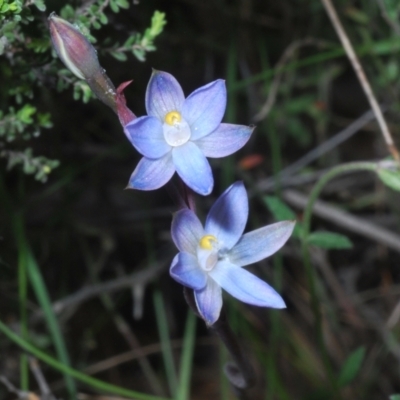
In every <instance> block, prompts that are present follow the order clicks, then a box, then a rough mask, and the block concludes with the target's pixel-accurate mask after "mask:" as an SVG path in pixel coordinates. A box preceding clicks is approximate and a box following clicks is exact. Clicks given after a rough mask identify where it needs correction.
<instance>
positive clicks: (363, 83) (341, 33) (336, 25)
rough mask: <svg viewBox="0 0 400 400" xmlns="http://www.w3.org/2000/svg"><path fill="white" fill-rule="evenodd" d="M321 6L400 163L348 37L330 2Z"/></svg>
mask: <svg viewBox="0 0 400 400" xmlns="http://www.w3.org/2000/svg"><path fill="white" fill-rule="evenodd" d="M321 1H322V4H323V5H324V7H325V10H326V12H327V14H328V16H329V18H330V19H331V22H332V24H333V26H334V28H335V30H336V33H337V34H338V36H339V39H340V41H341V42H342V45H343V47H344V49H345V51H346V54H347V57H348V59H349V61H350V63H351V65H352V66H353V69H354V72H355V73H356V75H357V78H358V80H359V81H360V84H361V86H362V88H363V90H364V93H365V96H366V97H367V99H368V101H369V104H370V106H371V108H372V110H373V111H374V113H375V116H376V120H377V121H378V124H379V127H380V129H381V132H382V135H383V138H384V140H385V142H386V145H387V147H388V150H389V152H390V154H391V155H392V156H393V158H394V159H395V160H396V161H398V162H400V156H399V152H398V150H397V148H396V146H395V144H394V141H393V138H392V135H391V134H390V132H389V128H388V126H387V124H386V121H385V118H384V117H383V114H382V111H381V109H380V108H379V105H378V102H377V101H376V98H375V96H374V93H373V91H372V88H371V85H370V84H369V81H368V79H367V76H366V75H365V72H364V69H363V67H362V65H361V63H360V61H359V60H358V57H357V55H356V53H355V51H354V49H353V46H352V45H351V43H350V40H349V38H348V36H347V35H346V32H345V30H344V28H343V26H342V24H341V22H340V19H339V17H338V15H337V13H336V10H335V8H334V7H333V4H332V2H331V0H321Z"/></svg>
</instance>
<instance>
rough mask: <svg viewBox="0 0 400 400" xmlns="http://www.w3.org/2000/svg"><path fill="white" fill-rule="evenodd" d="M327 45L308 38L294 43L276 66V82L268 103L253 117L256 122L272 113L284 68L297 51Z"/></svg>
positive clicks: (270, 90)
mask: <svg viewBox="0 0 400 400" xmlns="http://www.w3.org/2000/svg"><path fill="white" fill-rule="evenodd" d="M324 44H325V43H324V42H322V41H320V40H317V39H314V38H306V39H302V40H296V41H294V42H292V43H291V44H290V45H289V46H288V47H287V48H286V49H285V51H284V52H283V55H282V57H281V58H280V60H279V61H278V63H277V64H276V67H275V70H276V71H277V73H276V75H275V77H274V80H273V81H272V83H271V86H270V89H269V92H268V97H267V100H266V102H265V103H264V105H263V106H262V107H261V110H260V111H259V112H258V113H257V114H256V115H255V116H254V117H253V120H254V122H258V121H261V120H263V119H264V118H266V117H267V116H268V114H269V113H270V111H271V109H272V107H273V105H274V103H275V100H276V96H277V94H278V89H279V85H280V83H281V79H282V76H283V71H282V68H283V67H284V65H285V64H286V63H287V62H288V61H289V60H290V58H291V57H292V56H293V55H294V54H295V53H296V51H297V50H298V49H300V48H301V47H304V46H311V45H314V46H322V45H324Z"/></svg>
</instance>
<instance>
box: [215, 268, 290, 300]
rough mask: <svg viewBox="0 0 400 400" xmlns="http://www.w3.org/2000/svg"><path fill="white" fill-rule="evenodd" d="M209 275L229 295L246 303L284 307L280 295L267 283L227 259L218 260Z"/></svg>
mask: <svg viewBox="0 0 400 400" xmlns="http://www.w3.org/2000/svg"><path fill="white" fill-rule="evenodd" d="M209 276H210V277H211V278H212V279H214V280H215V282H217V283H218V285H220V286H221V287H222V289H224V290H226V291H227V292H228V293H229V294H230V295H232V296H233V297H235V298H237V299H238V300H240V301H243V302H244V303H247V304H252V305H254V306H261V307H272V308H285V307H286V305H285V302H284V301H283V299H282V297H281V296H280V295H279V294H278V293H277V292H276V291H275V290H274V289H273V288H272V287H271V286H269V285H268V284H267V283H265V282H264V281H262V280H261V279H259V278H257V277H256V276H255V275H253V274H252V273H250V272H249V271H247V270H245V269H243V268H240V267H238V266H236V265H234V264H230V263H229V262H227V261H220V262H219V263H218V264H217V265H216V266H215V267H214V269H213V270H212V271H210V272H209Z"/></svg>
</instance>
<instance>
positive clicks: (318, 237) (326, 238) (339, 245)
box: [307, 232, 353, 249]
mask: <svg viewBox="0 0 400 400" xmlns="http://www.w3.org/2000/svg"><path fill="white" fill-rule="evenodd" d="M307 243H308V244H311V245H313V246H316V247H321V248H322V249H351V248H352V247H353V243H351V241H350V239H349V238H348V237H347V236H344V235H340V234H339V233H333V232H313V233H311V234H310V235H309V236H308V239H307Z"/></svg>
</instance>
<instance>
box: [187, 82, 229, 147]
mask: <svg viewBox="0 0 400 400" xmlns="http://www.w3.org/2000/svg"><path fill="white" fill-rule="evenodd" d="M225 108H226V86H225V81H223V80H222V79H218V80H216V81H214V82H211V83H209V84H208V85H205V86H202V87H201V88H198V89H197V90H195V91H194V92H193V93H192V94H191V95H190V96H189V97H188V98H187V99H186V100H185V102H184V103H183V106H182V116H183V118H184V119H185V120H186V121H187V122H188V124H189V125H190V128H191V131H192V137H191V138H192V140H197V139H200V138H201V137H203V136H205V135H208V134H209V133H211V132H212V131H213V130H215V129H216V128H217V127H218V125H219V124H220V123H221V120H222V117H223V116H224V113H225Z"/></svg>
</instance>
